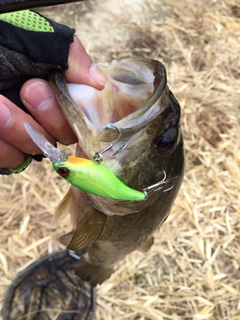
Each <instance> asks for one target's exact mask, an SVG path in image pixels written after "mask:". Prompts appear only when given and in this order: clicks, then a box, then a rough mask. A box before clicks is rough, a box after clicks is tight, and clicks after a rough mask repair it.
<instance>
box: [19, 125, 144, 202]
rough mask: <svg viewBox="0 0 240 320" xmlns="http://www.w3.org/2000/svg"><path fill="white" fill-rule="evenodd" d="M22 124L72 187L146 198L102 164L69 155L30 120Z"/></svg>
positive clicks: (125, 197) (103, 194)
mask: <svg viewBox="0 0 240 320" xmlns="http://www.w3.org/2000/svg"><path fill="white" fill-rule="evenodd" d="M24 126H25V129H26V130H27V132H28V134H29V136H30V137H31V139H32V140H33V142H34V143H35V144H36V145H37V146H38V147H39V148H40V149H41V150H42V151H43V153H44V154H45V155H46V156H47V157H48V158H49V159H50V160H51V161H52V165H53V168H54V169H55V171H56V172H57V173H58V174H59V175H60V176H61V177H63V178H64V179H65V180H67V181H68V182H69V183H70V184H72V185H73V186H74V187H76V188H78V189H80V190H82V191H85V192H87V193H91V194H94V195H96V196H100V197H104V198H109V199H115V200H125V201H143V200H145V199H146V198H147V193H146V192H145V191H137V190H134V189H132V188H130V187H128V186H126V185H125V184H124V183H123V182H122V181H120V180H119V179H118V178H117V177H116V176H115V174H114V173H113V172H112V171H110V170H109V169H108V168H106V167H104V166H103V165H102V164H98V163H96V162H94V161H91V160H88V159H84V158H78V157H71V156H70V157H68V156H66V155H65V154H64V153H63V152H62V151H61V150H59V149H57V148H55V147H54V146H53V145H52V144H51V143H50V142H49V141H48V140H47V139H46V138H45V137H44V136H43V135H42V134H40V133H39V132H38V131H37V130H36V129H35V128H34V127H33V126H32V125H31V124H30V123H28V122H25V123H24Z"/></svg>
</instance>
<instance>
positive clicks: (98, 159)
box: [93, 124, 128, 163]
mask: <svg viewBox="0 0 240 320" xmlns="http://www.w3.org/2000/svg"><path fill="white" fill-rule="evenodd" d="M109 126H111V127H113V128H115V129H116V130H117V131H118V138H117V139H116V140H115V141H114V142H113V143H111V144H110V145H109V146H107V147H106V148H104V149H103V150H101V151H99V152H96V153H95V155H94V156H93V161H94V162H96V163H101V162H102V159H103V154H104V153H106V152H107V151H109V150H110V149H112V148H113V147H115V146H116V145H117V144H118V143H120V142H123V141H124V145H123V146H121V147H120V148H119V149H118V150H117V151H115V152H114V154H113V156H115V155H116V154H118V153H119V152H121V151H123V150H124V149H125V148H126V147H127V144H128V142H127V140H126V139H124V140H122V141H121V135H122V134H121V130H120V129H119V128H118V127H116V126H114V125H112V124H111V125H109Z"/></svg>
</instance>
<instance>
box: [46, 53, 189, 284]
mask: <svg viewBox="0 0 240 320" xmlns="http://www.w3.org/2000/svg"><path fill="white" fill-rule="evenodd" d="M100 67H101V69H102V70H103V72H104V73H105V74H106V75H107V77H108V81H107V83H106V85H105V87H104V89H103V90H102V91H98V90H97V89H94V88H91V87H88V86H85V85H76V84H67V83H66V81H65V78H64V75H63V74H60V73H56V74H54V76H53V77H52V79H51V84H52V88H53V90H54V93H55V95H56V97H57V99H58V101H59V103H60V105H61V108H62V110H63V112H64V114H65V116H66V118H67V120H68V121H69V124H70V125H71V127H72V129H73V130H74V132H75V134H76V135H77V138H78V145H77V150H76V156H77V157H81V158H86V159H90V160H93V159H94V161H95V162H98V163H101V164H102V165H104V167H106V168H107V169H109V170H110V171H111V172H113V173H114V175H115V176H116V177H117V178H118V179H119V180H120V181H122V182H123V183H124V184H125V185H126V186H128V187H130V188H132V189H135V190H138V191H142V190H144V192H145V194H146V198H145V199H144V200H142V201H137V202H136V201H124V200H116V199H109V198H107V197H101V196H97V195H96V194H91V193H86V192H84V191H82V190H79V189H78V188H76V187H74V186H71V188H70V190H69V192H68V193H67V195H66V196H65V197H64V199H63V200H62V202H61V203H60V204H59V206H58V208H57V210H56V219H60V218H63V217H65V216H66V215H67V214H68V213H69V214H70V216H71V222H72V225H73V231H71V232H70V233H69V234H67V235H65V236H62V237H61V241H62V243H64V244H66V245H67V248H68V249H70V250H80V249H86V248H87V250H86V255H85V261H84V262H80V263H79V265H78V266H77V268H76V273H77V274H78V275H79V276H80V277H81V278H82V279H83V280H87V281H90V282H91V283H92V284H93V285H97V284H101V283H102V282H103V281H105V280H106V279H108V278H109V277H110V275H111V273H112V272H113V270H114V265H115V264H116V262H117V261H118V260H120V259H123V258H124V257H125V256H126V255H127V254H129V253H130V252H132V251H134V250H136V249H140V250H142V251H147V250H148V249H149V248H150V247H151V245H152V244H153V233H154V232H155V231H156V230H157V229H158V228H159V227H160V226H161V225H162V223H163V222H164V221H165V220H166V218H167V216H168V214H169V212H170V210H171V207H172V205H173V202H174V200H175V198H176V196H177V194H178V191H179V188H180V185H181V182H182V179H183V170H184V169H183V167H184V152H183V138H182V133H181V128H180V106H179V103H178V102H177V100H176V99H175V97H174V95H173V94H172V92H171V91H170V90H169V88H168V86H167V79H166V71H165V68H164V66H163V65H162V64H161V63H160V62H158V61H155V60H149V59H144V58H126V59H123V60H120V61H115V60H114V61H113V62H112V63H111V64H109V65H101V66H100ZM60 167H61V166H60ZM64 168H65V169H67V170H69V168H68V166H67V165H66V164H65V165H64ZM60 169H61V168H60ZM56 171H57V172H58V173H59V174H60V175H62V176H63V177H64V172H66V171H64V170H56ZM66 180H67V178H66ZM99 183H100V182H99Z"/></svg>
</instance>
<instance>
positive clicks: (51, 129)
mask: <svg viewBox="0 0 240 320" xmlns="http://www.w3.org/2000/svg"><path fill="white" fill-rule="evenodd" d="M68 63H69V69H68V70H67V71H66V73H65V75H66V78H67V81H68V82H70V83H79V84H87V85H90V86H93V87H95V88H97V89H102V88H103V86H104V84H105V82H106V80H107V78H106V76H105V75H104V74H103V73H102V72H101V71H100V70H99V69H98V68H97V66H96V65H95V64H93V62H92V60H91V58H90V57H89V55H88V54H87V53H86V51H85V49H84V47H83V45H82V44H81V42H80V41H79V39H78V38H77V37H75V39H74V42H73V43H72V44H71V47H70V52H69V59H68ZM21 99H22V101H23V103H24V104H25V105H26V107H27V108H28V110H29V111H30V113H31V115H32V116H33V117H31V116H30V115H28V114H26V113H24V112H23V111H22V110H21V109H19V108H18V107H17V106H15V105H14V104H13V103H12V102H10V101H9V100H8V99H6V98H5V97H4V96H1V95H0V168H11V169H15V168H18V167H19V166H21V165H22V163H23V162H24V159H25V155H26V154H30V155H36V154H41V153H42V152H41V150H39V148H38V147H37V146H36V145H35V144H34V142H33V141H32V140H31V138H30V137H29V136H28V134H27V132H26V130H25V127H24V122H25V121H28V122H30V123H31V124H32V125H33V126H34V127H35V128H36V129H37V130H38V131H39V132H41V133H42V134H44V135H45V137H46V138H47V139H48V140H49V141H50V142H51V143H53V144H54V143H55V142H56V140H57V141H60V142H61V143H63V144H66V145H68V144H72V143H75V142H76V141H77V139H76V137H75V135H74V133H73V131H72V129H71V127H70V125H69V124H68V122H67V120H66V119H65V117H64V115H63V113H62V111H61V108H60V106H59V104H58V102H57V100H56V98H55V97H54V95H53V93H52V90H51V88H50V85H49V83H48V82H46V81H44V80H41V79H32V80H29V81H27V82H26V83H25V84H24V86H23V87H22V90H21Z"/></svg>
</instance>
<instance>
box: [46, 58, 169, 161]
mask: <svg viewBox="0 0 240 320" xmlns="http://www.w3.org/2000/svg"><path fill="white" fill-rule="evenodd" d="M98 67H99V68H100V69H101V70H102V71H103V72H104V73H105V75H106V76H107V78H108V80H107V82H106V84H105V86H104V88H103V89H102V90H98V89H96V88H93V87H90V86H87V85H79V84H67V83H66V81H65V78H64V76H63V75H62V74H59V73H57V74H55V75H54V77H53V78H52V79H51V83H52V86H53V89H54V91H55V95H56V97H57V98H58V101H59V103H60V105H61V107H62V110H63V112H64V114H65V116H66V118H67V119H68V121H69V124H70V125H71V127H72V128H73V130H74V131H75V133H76V135H77V137H78V141H79V144H80V147H81V148H82V149H83V150H84V151H85V153H86V155H87V156H89V155H90V156H93V154H95V152H96V151H97V150H99V148H101V147H100V146H101V142H112V141H115V140H117V139H118V138H119V133H120V132H121V137H122V138H129V137H130V136H132V135H134V134H135V133H137V132H139V131H141V130H142V129H143V128H145V127H146V126H147V125H148V124H150V123H151V122H152V121H153V120H154V119H155V118H156V116H158V114H159V113H160V112H161V105H164V104H165V101H163V103H161V99H162V100H163V99H164V94H163V92H164V91H165V89H166V70H165V67H164V66H163V64H161V63H160V62H158V61H156V60H150V59H145V58H126V59H122V60H119V61H117V60H113V61H112V62H111V64H109V65H105V64H99V65H98ZM86 139H88V141H87V140H86ZM93 140H95V142H94V141H93ZM87 142H89V143H92V144H93V145H92V148H91V147H87V146H86V143H87ZM94 148H95V149H94ZM93 149H94V150H95V152H93Z"/></svg>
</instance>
